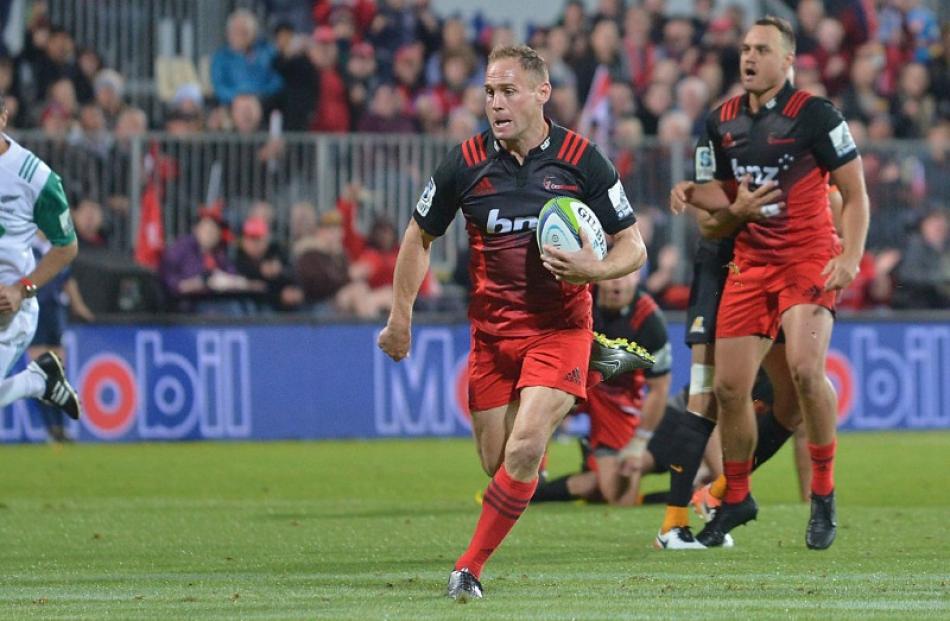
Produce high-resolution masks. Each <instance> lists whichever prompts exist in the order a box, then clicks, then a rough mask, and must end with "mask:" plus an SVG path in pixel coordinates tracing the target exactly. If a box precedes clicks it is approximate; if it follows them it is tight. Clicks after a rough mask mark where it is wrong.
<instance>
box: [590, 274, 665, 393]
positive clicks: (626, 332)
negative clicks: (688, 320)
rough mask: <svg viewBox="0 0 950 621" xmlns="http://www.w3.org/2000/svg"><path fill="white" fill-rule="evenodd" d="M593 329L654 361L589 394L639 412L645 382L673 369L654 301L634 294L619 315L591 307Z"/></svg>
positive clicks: (658, 308)
mask: <svg viewBox="0 0 950 621" xmlns="http://www.w3.org/2000/svg"><path fill="white" fill-rule="evenodd" d="M594 329H595V330H597V331H598V332H601V333H603V334H605V335H607V336H608V337H610V338H625V339H627V340H629V341H636V342H637V343H638V344H639V345H641V346H642V347H644V348H646V350H647V351H649V352H650V353H651V354H653V357H654V358H656V363H654V365H653V367H652V368H651V369H646V370H643V369H638V370H636V371H634V372H632V373H624V374H623V375H619V376H617V377H615V378H613V379H611V380H610V382H607V383H603V384H598V385H597V386H595V387H594V388H592V389H591V390H600V391H604V392H606V393H607V394H609V395H610V396H611V398H612V400H614V401H615V402H616V403H618V404H626V405H628V406H629V407H630V408H632V409H633V410H635V411H637V412H639V410H640V408H641V407H642V405H643V386H644V385H645V383H646V379H647V378H651V377H660V376H662V375H667V374H668V373H670V371H671V370H672V368H673V348H672V346H671V345H670V339H669V336H668V335H667V331H666V319H665V318H664V317H663V311H662V310H660V307H659V305H658V304H657V303H656V300H654V299H653V297H651V296H650V294H649V293H646V292H645V291H640V290H638V291H637V292H636V294H635V295H634V297H633V301H632V302H630V304H629V305H627V306H625V307H624V308H622V309H620V310H619V311H608V310H605V309H603V308H600V307H599V306H595V307H594Z"/></svg>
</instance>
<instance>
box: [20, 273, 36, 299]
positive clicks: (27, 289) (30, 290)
mask: <svg viewBox="0 0 950 621" xmlns="http://www.w3.org/2000/svg"><path fill="white" fill-rule="evenodd" d="M20 284H21V285H23V297H24V298H35V297H36V290H37V286H36V283H34V282H33V281H32V280H30V279H29V278H27V277H25V276H24V277H23V278H21V279H20Z"/></svg>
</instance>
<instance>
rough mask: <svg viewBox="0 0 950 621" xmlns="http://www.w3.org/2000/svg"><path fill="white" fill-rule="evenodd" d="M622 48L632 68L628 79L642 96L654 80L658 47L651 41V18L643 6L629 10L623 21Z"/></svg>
mask: <svg viewBox="0 0 950 621" xmlns="http://www.w3.org/2000/svg"><path fill="white" fill-rule="evenodd" d="M623 31H624V36H623V42H622V44H621V45H622V47H623V50H624V54H625V55H626V57H627V62H628V64H629V67H630V76H629V77H628V78H627V79H628V80H629V81H630V82H631V83H632V84H633V87H634V90H635V91H636V92H637V94H638V95H642V94H643V93H644V91H646V89H647V87H648V86H649V84H650V80H651V79H652V78H653V64H654V63H655V62H656V45H655V44H654V43H653V41H651V40H650V16H649V14H648V13H647V11H646V9H644V8H643V7H642V6H639V5H637V4H634V5H632V6H630V7H629V8H627V11H626V13H624V21H623Z"/></svg>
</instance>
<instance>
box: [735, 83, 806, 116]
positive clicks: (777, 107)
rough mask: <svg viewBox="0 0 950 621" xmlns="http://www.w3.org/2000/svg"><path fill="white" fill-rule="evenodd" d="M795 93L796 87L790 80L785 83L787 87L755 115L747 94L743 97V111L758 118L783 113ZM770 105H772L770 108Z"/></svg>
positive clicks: (783, 87)
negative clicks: (773, 113) (778, 112)
mask: <svg viewBox="0 0 950 621" xmlns="http://www.w3.org/2000/svg"><path fill="white" fill-rule="evenodd" d="M794 92H795V87H794V86H792V83H791V82H789V81H788V80H786V81H785V85H784V86H782V88H781V89H780V90H779V92H777V93H776V94H775V97H773V98H772V99H770V100H769V102H768V103H766V104H765V105H764V106H762V108H761V109H760V110H759V111H758V112H757V113H755V114H753V113H752V108H750V107H749V94H748V93H746V94H745V95H743V96H742V100H741V101H742V111H743V112H744V113H745V114H748V115H749V116H752V117H756V116H761V115H763V114H768V113H769V112H775V111H781V110H782V108H783V107H784V106H785V102H787V101H788V98H789V97H791V96H792V93H794ZM769 104H772V105H771V106H769Z"/></svg>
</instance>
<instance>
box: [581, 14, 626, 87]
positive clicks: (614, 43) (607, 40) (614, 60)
mask: <svg viewBox="0 0 950 621" xmlns="http://www.w3.org/2000/svg"><path fill="white" fill-rule="evenodd" d="M590 49H591V53H590V54H587V55H585V56H583V57H581V58H578V59H576V60H575V61H574V63H573V65H572V69H573V70H574V74H575V75H576V76H577V100H578V101H580V102H586V101H587V100H588V98H589V97H590V89H591V84H592V83H593V80H594V74H595V73H597V70H598V68H600V67H604V68H605V69H606V70H607V73H608V76H609V78H610V80H611V81H613V82H622V81H624V80H627V79H628V78H629V76H630V67H629V66H628V65H627V60H626V56H625V55H624V54H622V53H621V51H622V47H621V46H620V27H619V26H618V25H617V22H615V21H612V20H609V19H601V20H599V21H597V22H596V23H595V24H594V29H593V31H592V32H591V34H590Z"/></svg>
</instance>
